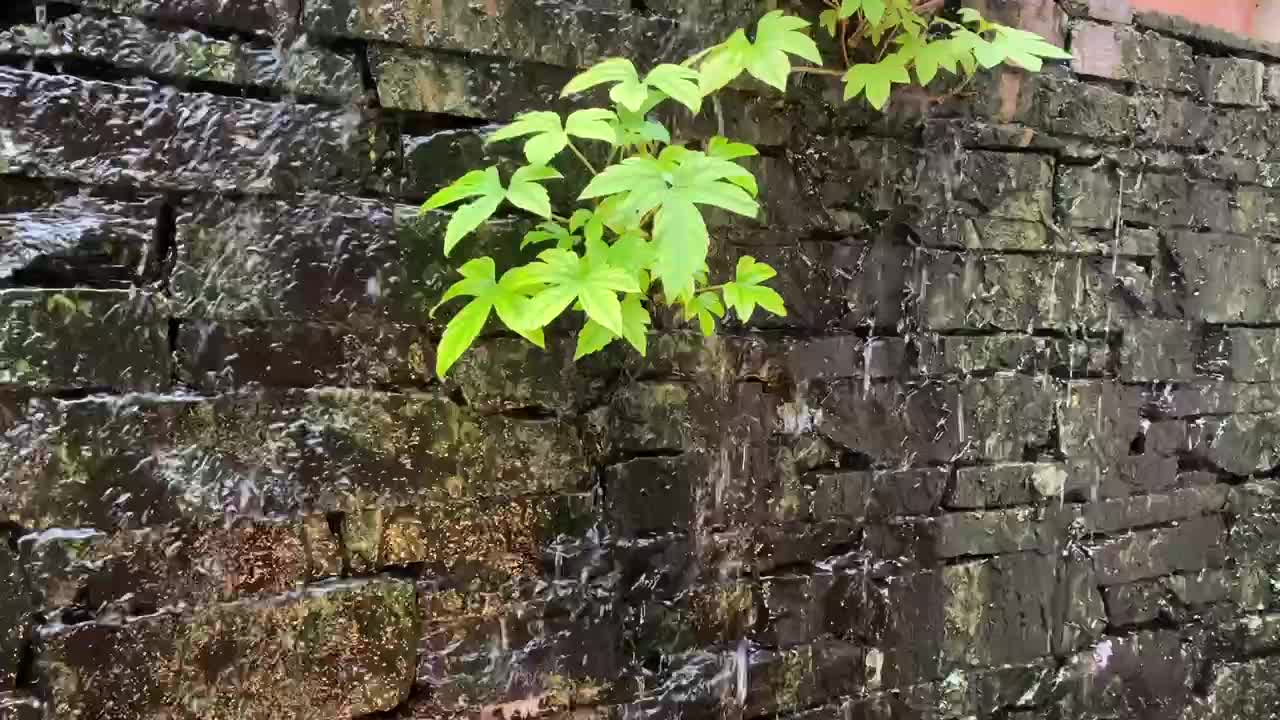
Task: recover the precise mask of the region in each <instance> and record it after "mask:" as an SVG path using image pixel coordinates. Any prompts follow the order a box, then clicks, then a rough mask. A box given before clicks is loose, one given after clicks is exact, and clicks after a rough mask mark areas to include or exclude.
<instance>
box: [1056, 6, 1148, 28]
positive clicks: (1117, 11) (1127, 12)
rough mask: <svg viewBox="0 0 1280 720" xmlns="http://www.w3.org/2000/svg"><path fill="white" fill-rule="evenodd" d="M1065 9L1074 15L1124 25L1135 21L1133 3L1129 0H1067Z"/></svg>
mask: <svg viewBox="0 0 1280 720" xmlns="http://www.w3.org/2000/svg"><path fill="white" fill-rule="evenodd" d="M1064 9H1065V10H1066V12H1067V14H1068V15H1070V16H1072V17H1088V18H1093V19H1094V20H1103V21H1105V22H1112V23H1120V24H1123V25H1128V24H1129V23H1131V22H1133V5H1132V4H1131V3H1130V2H1129V0H1067V2H1066V3H1065V5H1064Z"/></svg>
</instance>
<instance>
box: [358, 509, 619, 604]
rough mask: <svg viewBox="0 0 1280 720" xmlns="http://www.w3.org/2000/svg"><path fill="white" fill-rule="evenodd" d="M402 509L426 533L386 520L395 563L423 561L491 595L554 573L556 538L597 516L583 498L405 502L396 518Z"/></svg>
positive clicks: (575, 533)
mask: <svg viewBox="0 0 1280 720" xmlns="http://www.w3.org/2000/svg"><path fill="white" fill-rule="evenodd" d="M404 513H412V516H413V517H416V518H417V520H418V522H419V523H420V524H421V527H422V529H423V532H422V533H421V535H418V536H414V535H413V533H414V532H416V531H415V530H414V529H413V528H412V527H411V526H410V525H409V524H407V523H405V522H393V523H390V524H388V525H386V527H385V528H384V530H383V547H384V549H393V550H395V552H396V555H397V559H398V560H402V561H404V562H397V563H395V564H397V565H408V564H413V563H422V566H423V567H425V568H426V569H428V570H429V571H431V572H433V573H435V574H436V575H438V576H439V577H441V578H444V579H446V580H447V581H448V582H449V583H450V584H452V585H454V586H457V587H471V588H473V589H477V590H481V589H483V590H485V591H490V592H501V591H509V590H510V588H511V585H512V583H514V582H519V581H523V580H532V579H535V578H538V577H542V576H545V575H547V574H554V572H555V550H554V548H553V546H554V545H555V543H556V541H557V539H558V538H561V537H562V536H563V537H565V538H573V537H578V536H581V535H582V534H583V533H584V532H585V531H586V528H587V527H588V526H589V525H590V524H592V523H593V522H594V521H595V519H596V515H594V514H593V507H592V505H591V501H590V498H589V497H588V496H586V495H561V496H555V497H551V496H544V497H517V498H505V499H483V500H465V499H461V498H459V499H445V500H440V501H429V502H424V503H419V504H417V505H413V506H407V507H406V508H404V509H403V512H402V513H401V515H400V517H402V518H407V517H408V516H407V515H404ZM401 542H403V544H399V543H401ZM385 560H386V559H385V558H384V562H385Z"/></svg>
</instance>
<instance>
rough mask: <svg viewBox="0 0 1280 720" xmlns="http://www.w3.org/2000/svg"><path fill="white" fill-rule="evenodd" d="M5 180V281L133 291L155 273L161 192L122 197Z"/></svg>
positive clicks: (1, 278)
mask: <svg viewBox="0 0 1280 720" xmlns="http://www.w3.org/2000/svg"><path fill="white" fill-rule="evenodd" d="M0 182H3V183H4V186H0V206H3V212H2V213H0V287H9V286H17V285H23V284H29V283H30V280H31V278H40V279H41V281H42V283H46V284H48V285H51V286H57V287H96V288H110V289H126V288H129V287H133V286H137V285H141V284H143V283H144V282H146V280H147V279H148V278H150V277H151V276H152V274H153V273H154V272H155V270H156V262H157V260H158V258H156V257H154V254H153V252H152V238H153V236H154V235H155V232H156V218H157V217H158V215H159V209H160V198H159V197H158V196H154V195H151V196H148V195H143V196H141V197H139V198H137V199H136V200H119V199H114V198H111V197H109V196H105V195H102V194H90V193H86V194H83V195H79V194H73V193H72V192H71V191H70V190H66V189H61V188H59V189H56V190H55V189H54V188H49V190H48V195H46V196H44V197H40V196H35V195H32V196H25V195H26V193H27V192H28V191H35V190H36V187H38V186H34V185H33V184H29V183H26V182H23V181H22V180H20V179H17V178H12V179H8V178H6V179H5V180H4V181H0ZM42 194H43V193H42Z"/></svg>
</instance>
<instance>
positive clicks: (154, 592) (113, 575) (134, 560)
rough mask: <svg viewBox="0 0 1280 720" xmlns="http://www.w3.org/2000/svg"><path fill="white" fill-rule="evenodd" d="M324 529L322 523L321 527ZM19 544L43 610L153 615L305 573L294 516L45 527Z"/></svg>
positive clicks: (272, 587)
mask: <svg viewBox="0 0 1280 720" xmlns="http://www.w3.org/2000/svg"><path fill="white" fill-rule="evenodd" d="M326 532H327V528H326ZM19 547H20V549H21V552H22V558H23V562H24V564H25V565H26V568H27V576H28V583H29V586H30V587H31V591H32V593H33V595H34V597H35V598H36V602H37V603H39V606H40V608H41V610H42V611H43V612H44V613H46V615H49V616H51V617H57V615H56V614H54V613H57V612H58V611H62V610H72V611H75V610H80V611H84V610H88V611H93V612H107V611H109V610H110V611H116V612H120V613H123V614H124V615H137V614H145V613H150V612H154V611H155V610H156V609H157V608H161V607H168V606H175V605H177V604H179V603H187V604H190V605H201V604H205V603H210V602H218V601H224V600H236V599H239V598H241V597H245V596H250V595H256V594H261V593H270V594H278V593H283V592H288V591H290V590H294V589H296V588H298V587H299V586H301V585H302V584H303V583H304V582H306V580H307V577H308V557H309V556H308V550H307V546H306V543H305V542H304V539H303V536H302V532H301V527H300V525H299V524H298V523H296V522H292V521H266V520H259V521H241V522H239V523H236V524H235V525H233V526H231V527H218V526H209V525H206V526H185V527H183V526H171V527H163V526H156V527H152V528H148V529H145V530H134V531H120V532H114V533H112V532H102V531H97V530H88V529H85V530H62V529H54V530H46V531H43V532H36V533H31V534H28V535H25V536H24V537H23V538H22V539H21V541H20V543H19Z"/></svg>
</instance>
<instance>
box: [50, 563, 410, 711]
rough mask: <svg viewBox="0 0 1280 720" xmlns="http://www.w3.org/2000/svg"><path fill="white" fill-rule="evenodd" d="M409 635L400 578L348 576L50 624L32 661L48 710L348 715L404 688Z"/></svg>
mask: <svg viewBox="0 0 1280 720" xmlns="http://www.w3.org/2000/svg"><path fill="white" fill-rule="evenodd" d="M417 635H418V615H417V606H416V603H415V600H414V589H413V585H412V584H411V583H408V582H405V581H403V580H384V579H377V580H356V581H344V582H338V583H333V584H328V585H319V586H314V587H311V588H308V589H307V590H306V591H304V592H301V593H297V594H292V595H286V596H282V597H280V598H278V599H277V600H276V601H274V602H260V603H230V604H223V605H210V606H206V607H203V608H199V609H197V610H195V611H193V612H191V613H189V614H186V615H175V614H158V615H152V616H148V617H144V618H138V619H134V620H130V621H127V622H125V623H124V624H121V625H108V624H104V623H97V622H91V623H84V624H79V625H71V626H59V627H56V628H51V629H49V630H47V631H46V632H45V633H43V634H42V637H41V639H40V650H39V655H38V658H37V663H38V665H39V669H40V672H41V674H42V675H43V677H44V678H45V679H46V680H47V682H48V687H49V689H50V704H51V707H52V710H53V712H55V713H57V714H58V716H59V717H66V718H104V720H105V719H106V718H111V719H112V720H116V719H119V720H124V718H156V719H157V720H158V719H159V718H169V717H174V714H175V713H176V714H177V716H178V717H204V718H219V719H226V720H230V719H231V718H264V719H265V718H304V717H317V716H347V717H349V716H357V715H363V714H367V713H373V712H377V711H380V710H389V709H391V708H393V707H395V706H396V705H397V704H399V703H400V701H401V700H402V699H403V698H404V697H405V696H406V695H407V694H408V691H409V686H410V684H411V683H412V680H413V669H414V647H415V642H416V639H417ZM251 658H256V659H257V660H258V661H257V662H253V661H250V659H251ZM268 659H269V662H268V661H267V660H268Z"/></svg>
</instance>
